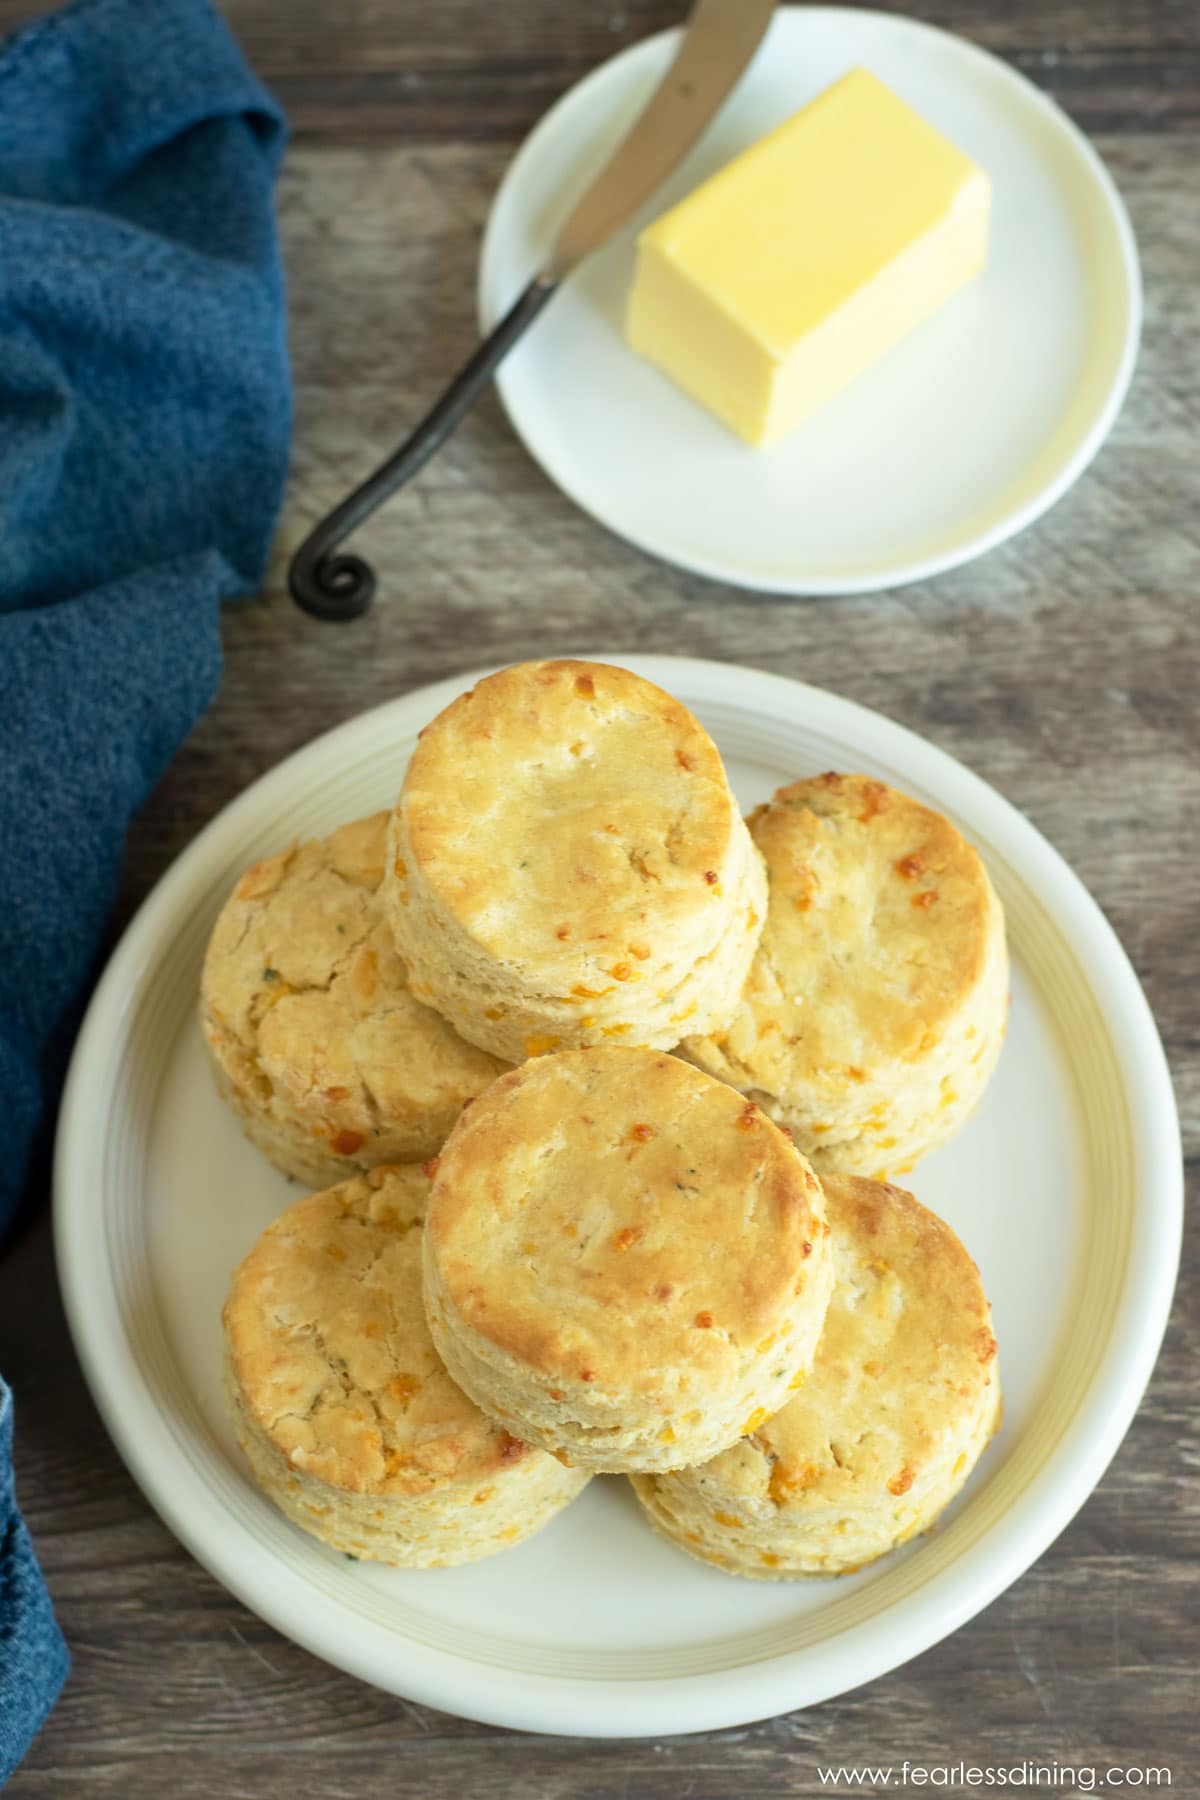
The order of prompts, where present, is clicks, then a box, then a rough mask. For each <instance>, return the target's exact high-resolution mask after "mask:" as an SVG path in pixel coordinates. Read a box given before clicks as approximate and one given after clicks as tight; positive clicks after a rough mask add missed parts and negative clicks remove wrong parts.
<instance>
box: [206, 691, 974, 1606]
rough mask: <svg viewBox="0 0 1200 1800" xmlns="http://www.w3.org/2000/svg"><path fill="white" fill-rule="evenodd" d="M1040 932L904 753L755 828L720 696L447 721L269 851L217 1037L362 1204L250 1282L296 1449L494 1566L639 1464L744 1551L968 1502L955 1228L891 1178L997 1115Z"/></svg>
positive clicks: (966, 1388) (307, 1222) (847, 1552)
mask: <svg viewBox="0 0 1200 1800" xmlns="http://www.w3.org/2000/svg"><path fill="white" fill-rule="evenodd" d="M1007 998H1008V965H1007V956H1006V950H1005V939H1004V922H1003V916H1002V913H1001V909H1000V905H999V902H998V900H997V898H996V895H995V893H994V891H993V889H992V886H991V883H990V881H989V880H988V876H987V873H986V871H985V869H984V867H983V865H982V863H981V862H980V859H979V857H978V856H977V854H976V853H975V851H974V850H973V849H971V847H970V846H969V845H967V844H966V843H964V841H963V839H962V838H961V837H960V836H959V834H958V833H957V831H956V830H955V829H954V827H953V826H952V825H951V824H950V823H949V822H948V821H947V820H946V819H944V818H942V817H940V816H939V815H938V814H936V813H934V812H932V811H930V810H929V809H928V808H926V807H924V806H922V805H920V804H919V803H918V802H917V801H916V800H913V799H910V798H908V797H906V796H905V795H903V794H901V793H899V792H897V791H896V790H895V789H893V788H890V787H888V786H886V785H885V784H884V783H883V782H881V781H877V780H872V779H870V778H868V777H866V776H861V775H852V774H836V773H835V774H823V775H818V776H815V777H810V778H807V779H803V780H799V781H796V782H793V783H792V784H791V785H790V786H787V787H784V788H782V789H781V790H780V791H779V792H778V793H777V794H776V795H775V797H774V799H773V800H771V801H770V802H769V803H768V804H766V805H765V806H760V807H759V808H757V809H756V811H755V812H753V813H752V814H751V815H750V818H749V819H748V820H743V819H742V817H741V815H740V813H739V810H738V807H737V804H736V801H735V800H734V797H733V794H732V791H731V789H730V786H729V782H728V779H727V777H726V773H725V769H724V767H723V765H722V762H721V759H720V756H719V754H718V752H717V750H716V747H715V745H714V744H713V743H712V741H711V739H710V738H709V737H708V735H707V734H706V732H705V731H704V730H703V728H702V727H701V726H700V724H699V723H698V722H697V720H696V719H695V718H693V716H692V715H691V714H690V713H689V712H688V710H687V708H686V707H684V706H683V705H681V704H680V702H679V701H677V700H674V699H673V698H671V696H670V695H668V694H666V693H664V692H663V691H662V690H661V689H659V688H657V687H655V686H653V685H652V684H651V683H649V682H647V681H644V680H642V679H641V678H640V677H639V676H636V675H634V674H632V673H630V672H629V671H627V670H623V669H618V668H611V667H608V666H606V665H604V664H599V663H585V662H574V661H559V662H538V663H527V664H520V665H518V666H516V667H515V668H510V669H505V670H503V671H501V672H500V673H499V674H496V675H492V676H489V677H488V678H487V679H485V680H482V681H480V682H479V683H478V684H477V686H476V687H475V688H473V689H472V690H471V692H470V693H467V694H464V695H463V696H461V697H460V698H459V699H458V700H456V701H454V703H453V704H452V705H451V706H449V707H448V708H447V709H446V710H445V711H444V712H443V713H441V714H440V715H439V716H438V717H437V718H436V719H434V720H433V721H432V722H431V724H430V725H429V726H427V727H426V729H425V731H424V732H422V734H421V737H420V739H419V741H418V744H417V747H416V750H415V752H414V754H413V756H412V759H411V762H410V764H409V768H408V772H407V775H406V777H405V780H404V786H403V790H402V792H401V794H400V798H399V801H398V803H397V805H396V808H395V810H394V811H393V812H392V813H391V814H390V815H389V814H379V815H376V816H375V817H373V818H369V819H362V820H357V821H353V822H351V823H348V824H346V825H343V826H342V827H341V828H340V829H339V830H337V831H335V832H334V833H333V834H332V835H331V836H330V837H328V838H325V839H322V840H320V841H319V842H314V843H309V844H305V845H301V846H293V847H292V848H291V849H289V850H286V851H284V852H283V853H282V854H279V855H272V856H269V857H267V858H266V859H265V860H263V861H260V862H258V863H256V864H255V865H254V866H253V867H252V868H251V869H249V870H248V871H247V872H246V873H245V874H244V875H243V876H242V878H241V880H240V881H239V882H238V884H237V886H236V888H235V889H234V892H233V894H232V895H231V896H230V898H229V900H228V901H227V902H226V905H225V907H224V909H223V911H222V913H221V915H220V917H219V919H218V920H217V924H216V926H215V928H214V931H213V934H212V937H211V940H210V943H209V947H208V953H207V956H206V959H205V965H204V975H203V994H202V1013H203V1028H204V1034H205V1038H206V1042H207V1044H208V1048H209V1051H210V1053H211V1058H212V1063H213V1068H214V1071H215V1074H216V1079H217V1084H218V1088H219V1091H220V1093H221V1094H222V1096H223V1098H224V1099H225V1100H226V1102H227V1103H228V1104H229V1105H230V1106H231V1107H232V1108H233V1110H234V1111H235V1112H236V1113H237V1114H238V1116H239V1117H240V1119H241V1120H242V1123H243V1126H244V1129H245V1131H246V1133H247V1135H248V1136H249V1137H250V1139H251V1140H252V1142H253V1143H254V1144H256V1145H257V1146H258V1148H259V1149H260V1150H261V1151H262V1152H263V1153H264V1154H265V1155H266V1156H267V1157H269V1158H270V1160H271V1161H272V1162H273V1163H274V1164H275V1165H276V1166H277V1167H278V1168H280V1169H282V1170H283V1171H284V1172H285V1173H287V1174H288V1175H290V1176H292V1177H293V1178H294V1179H295V1180H297V1181H299V1182H301V1183H303V1184H304V1186H305V1188H306V1189H318V1190H320V1191H318V1192H315V1193H310V1194H309V1196H308V1197H307V1198H304V1199H301V1200H299V1201H297V1202H296V1203H295V1204H294V1205H292V1206H290V1207H289V1208H288V1209H287V1210H286V1211H285V1212H284V1213H283V1214H282V1215H281V1216H280V1217H279V1218H278V1219H277V1220H276V1221H275V1223H274V1224H273V1225H271V1226H270V1227H269V1229H268V1230H267V1231H266V1232H264V1233H263V1235H262V1237H261V1238H260V1239H259V1241H258V1243H257V1244H256V1245H255V1247H254V1249H253V1250H252V1251H251V1253H250V1255H249V1256H248V1257H247V1258H246V1259H245V1261H244V1262H243V1263H242V1264H241V1266H240V1267H239V1268H238V1269H237V1270H236V1271H235V1272H234V1275H233V1279H232V1286H231V1290H230V1295H229V1299H228V1301H227V1304H226V1307H225V1312H224V1325H225V1336H226V1344H227V1365H226V1366H227V1387H228V1399H229V1408H230V1414H231V1417H232V1419H233V1421H234V1425H235V1429H236V1431H237V1435H238V1440H239V1442H240V1444H241V1447H242V1450H243V1452H244V1454H245V1456H246V1459H247V1462H248V1464H249V1466H250V1469H251V1471H252V1472H253V1474H254V1476H255V1478H256V1479H257V1481H258V1482H259V1484H260V1485H261V1486H262V1488H263V1489H264V1491H265V1492H266V1493H267V1494H268V1495H269V1496H270V1497H271V1498H272V1499H273V1500H274V1501H275V1502H276V1504H277V1505H278V1506H279V1507H280V1508H281V1509H282V1510H283V1511H284V1512H285V1513H286V1514H287V1515H288V1517H289V1518H291V1519H292V1520H294V1521H295V1522H296V1523H297V1524H298V1525H300V1526H302V1527H303V1528H304V1529H305V1530H307V1531H309V1532H311V1533H312V1534H313V1535H314V1536H316V1537H318V1538H321V1539H323V1540H324V1541H325V1542H327V1543H329V1544H331V1545H333V1546H334V1547H336V1548H337V1549H339V1550H341V1551H344V1552H345V1553H347V1554H349V1555H351V1556H355V1557H371V1558H375V1559H378V1560H379V1561H382V1562H387V1563H393V1564H398V1565H402V1566H407V1567H418V1568H429V1567H440V1566H445V1565H450V1564H456V1563H464V1562H470V1561H474V1560H476V1559H477V1558H480V1557H483V1556H487V1555H489V1554H491V1553H493V1552H495V1551H498V1550H500V1549H503V1548H505V1547H506V1546H508V1545H511V1544H515V1543H517V1542H519V1541H520V1540H522V1539H523V1538H525V1537H528V1536H529V1535H530V1534H531V1533H532V1532H534V1531H537V1530H538V1529H539V1528H540V1527H541V1526H542V1525H544V1524H546V1523H547V1522H548V1521H549V1520H550V1519H552V1518H553V1517H554V1516H555V1515H556V1514H557V1513H558V1512H559V1511H561V1509H562V1508H563V1507H565V1506H566V1505H567V1504H568V1503H569V1502H570V1501H571V1500H572V1499H573V1498H574V1497H575V1496H576V1495H577V1494H578V1493H579V1492H580V1491H581V1489H582V1488H583V1486H584V1485H585V1483H586V1482H587V1481H588V1479H589V1478H590V1476H591V1475H592V1474H595V1473H607V1474H619V1475H626V1476H629V1477H630V1478H631V1480H632V1483H633V1488H634V1491H635V1492H636V1495H637V1498H638V1500H639V1501H640V1503H641V1506H642V1508H643V1509H644V1511H645V1514H646V1517H647V1518H648V1520H649V1521H650V1523H651V1524H652V1525H653V1526H654V1527H655V1528H656V1529H657V1530H659V1531H660V1532H662V1533H664V1534H665V1535H666V1536H667V1537H668V1538H670V1539H671V1540H672V1541H673V1542H674V1543H675V1544H677V1545H678V1546H679V1547H680V1548H681V1549H683V1550H686V1551H688V1552H690V1553H691V1554H692V1555H694V1556H696V1557H699V1558H700V1559H702V1560H703V1561H705V1562H707V1563H710V1564H713V1565H715V1566H717V1567H719V1568H722V1569H726V1570H730V1571H733V1572H735V1573H737V1574H740V1575H749V1576H755V1577H759V1578H768V1579H778V1578H783V1577H795V1576H801V1575H819V1574H834V1573H842V1572H845V1571H848V1570H850V1569H853V1568H857V1567H860V1566H861V1565H862V1564H863V1563H866V1562H869V1561H871V1560H872V1559H874V1558H875V1557H878V1556H881V1555H882V1554H884V1553H885V1552H886V1551H888V1550H890V1549H891V1548H892V1547H893V1546H894V1545H896V1544H898V1543H901V1542H903V1541H904V1540H905V1539H907V1538H909V1537H911V1536H913V1535H914V1534H915V1533H917V1532H920V1531H922V1530H924V1529H926V1528H927V1527H928V1526H929V1525H931V1524H932V1523H933V1521H934V1520H935V1519H936V1517H937V1516H938V1514H939V1513H940V1512H941V1511H942V1510H943V1508H944V1507H945V1506H946V1505H947V1503H948V1502H949V1501H950V1500H951V1499H952V1498H953V1496H954V1495H955V1494H956V1493H957V1492H958V1490H959V1489H960V1488H961V1487H962V1485H963V1483H964V1482H965V1481H966V1479H967V1477H968V1476H969V1474H970V1472H971V1470H972V1468H973V1467H974V1465H975V1463H976V1461H977V1460H978V1458H979V1456H980V1454H981V1452H982V1450H983V1449H984V1447H985V1445H986V1443H987V1441H988V1439H989V1437H990V1436H991V1434H992V1432H993V1431H994V1429H995V1427H996V1424H997V1421H998V1418H999V1407H1000V1397H999V1385H998V1380H997V1374H996V1342H995V1338H994V1336H993V1334H992V1325H991V1317H990V1313H989V1309H988V1304H987V1301H986V1298H985V1296H984V1293H983V1289H982V1285H981V1282H980V1278H979V1274H978V1271H977V1270H976V1268H975V1265H974V1264H973V1263H972V1261H971V1259H970V1257H969V1256H968V1255H967V1253H966V1251H965V1250H964V1249H963V1247H962V1245H961V1244H960V1242H959V1241H958V1239H957V1238H956V1237H955V1235H954V1233H953V1232H952V1231H951V1230H950V1229H949V1227H948V1226H947V1225H945V1224H944V1223H943V1222H942V1221H941V1220H939V1219H938V1218H936V1217H935V1216H934V1215H933V1214H932V1213H930V1212H929V1211H927V1210H926V1209H925V1208H924V1207H922V1206H921V1205H919V1204H918V1202H917V1201H916V1200H915V1199H914V1198H913V1197H912V1195H911V1194H908V1193H906V1192H905V1191H903V1190H902V1189H900V1188H898V1187H894V1186H890V1185H888V1183H887V1179H886V1178H887V1176H888V1175H889V1174H894V1173H896V1172H898V1171H900V1170H902V1169H907V1168H908V1167H911V1165H912V1164H913V1162H915V1160H916V1159H917V1158H918V1157H920V1156H922V1155H923V1154H925V1153H926V1152H927V1151H929V1150H931V1149H933V1148H934V1147H935V1146H936V1145H938V1144H940V1143H942V1142H943V1141H944V1140H945V1139H946V1138H948V1137H949V1136H951V1135H952V1134H953V1132H955V1131H956V1130H957V1129H958V1128H959V1126H960V1125H961V1124H962V1123H963V1122H964V1120H965V1119H966V1118H967V1116H968V1115H969V1114H970V1112H971V1111H972V1110H973V1109H974V1107H975V1106H976V1104H977V1103H978V1101H979V1098H980V1096H981V1094H982V1092H983V1089H984V1086H985V1084H986V1082H987V1080H988V1077H989V1075H990V1073H991V1071H992V1068H993V1067H994V1064H995V1061H996V1057H997V1055H998V1053H999V1049H1000V1045H1001V1042H1002V1039H1003V1034H1004V1026H1005V1019H1006V1012H1007Z"/></svg>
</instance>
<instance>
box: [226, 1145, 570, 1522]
mask: <svg viewBox="0 0 1200 1800" xmlns="http://www.w3.org/2000/svg"><path fill="white" fill-rule="evenodd" d="M428 1192H429V1180H428V1177H427V1176H426V1175H425V1174H424V1173H423V1171H422V1170H421V1169H420V1168H419V1167H417V1166H416V1165H404V1166H397V1165H393V1166H391V1167H385V1168H379V1169H372V1170H371V1171H370V1173H369V1174H367V1175H362V1176H356V1177H355V1178H354V1179H353V1180H351V1181H346V1182H342V1183H341V1184H340V1186H338V1187H335V1188H330V1189H329V1190H328V1191H327V1192H326V1193H323V1194H313V1195H310V1196H309V1198H307V1199H305V1200H298V1201H297V1202H296V1204H295V1205H294V1206H290V1207H289V1208H288V1209H287V1211H286V1212H285V1213H283V1214H282V1215H281V1216H280V1217H279V1218H278V1219H276V1221H275V1223H274V1224H273V1225H270V1226H269V1227H268V1228H267V1230H266V1231H264V1232H263V1234H262V1236H261V1237H260V1238H259V1240H258V1242H257V1244H256V1245H255V1246H254V1248H253V1250H252V1251H251V1252H250V1254H249V1256H247V1257H246V1259H245V1261H244V1262H243V1263H242V1264H241V1265H240V1267H239V1268H238V1269H237V1270H236V1271H235V1272H234V1276H233V1282H232V1286H231V1289H230V1294H229V1299H228V1300H227V1301H226V1304H225V1311H224V1315H223V1317H224V1323H225V1332H226V1337H227V1340H228V1345H229V1354H230V1359H231V1364H232V1369H233V1374H234V1378H235V1380H236V1382H237V1384H238V1387H239V1390H240V1393H241V1396H242V1400H243V1404H244V1406H245V1408H246V1410H247V1411H248V1412H249V1413H250V1415H251V1417H252V1418H253V1419H254V1420H255V1421H256V1422H257V1423H258V1425H259V1426H260V1427H261V1428H262V1430H263V1431H264V1432H265V1433H266V1434H267V1436H268V1437H269V1438H270V1439H271V1441H272V1442H273V1443H274V1444H275V1445H276V1446H277V1447H278V1448H279V1449H280V1450H282V1451H283V1452H284V1454H285V1455H287V1456H288V1458H289V1461H291V1462H292V1463H293V1466H295V1467H296V1468H298V1469H300V1470H303V1472H304V1473H305V1474H308V1475H314V1476H316V1477H318V1478H319V1479H320V1480H322V1481H326V1482H328V1483H330V1485H332V1486H334V1487H338V1488H343V1489H347V1490H348V1491H350V1492H351V1493H356V1494H364V1493H379V1494H421V1493H425V1492H428V1491H429V1490H430V1489H432V1488H435V1487H439V1486H443V1485H445V1484H446V1483H448V1482H460V1481H461V1482H474V1481H476V1480H480V1481H482V1480H484V1479H485V1478H486V1479H493V1480H494V1479H495V1477H496V1476H497V1475H499V1474H502V1473H503V1471H504V1470H505V1469H507V1468H511V1467H513V1466H515V1465H516V1464H517V1463H519V1462H521V1461H522V1459H523V1458H524V1457H526V1456H531V1455H534V1454H535V1452H534V1451H532V1450H530V1449H529V1448H528V1447H527V1446H526V1445H524V1444H522V1443H520V1442H519V1441H518V1440H517V1439H516V1438H514V1437H513V1436H511V1435H510V1433H508V1432H507V1431H504V1430H503V1429H502V1428H501V1427H499V1426H497V1425H494V1424H492V1423H491V1421H490V1420H488V1419H486V1418H484V1416H483V1414H482V1413H481V1412H480V1411H479V1409H478V1408H477V1407H476V1406H475V1405H474V1404H473V1402H472V1401H470V1400H468V1399H467V1397H466V1395H465V1394H463V1393H462V1392H461V1391H460V1390H459V1389H458V1388H457V1387H455V1385H454V1383H453V1382H452V1381H451V1379H450V1377H449V1376H448V1375H447V1374H446V1371H445V1369H444V1368H443V1367H442V1364H441V1362H440V1361H439V1359H438V1356H437V1354H436V1352H435V1351H434V1348H433V1344H432V1342H431V1340H430V1336H429V1328H428V1326H427V1325H426V1323H425V1313H424V1309H423V1307H422V1303H421V1229H422V1216H423V1212H424V1207H425V1202H426V1199H427V1196H428Z"/></svg>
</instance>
